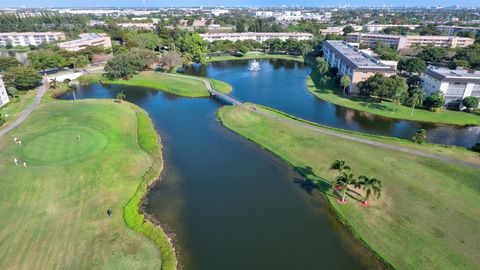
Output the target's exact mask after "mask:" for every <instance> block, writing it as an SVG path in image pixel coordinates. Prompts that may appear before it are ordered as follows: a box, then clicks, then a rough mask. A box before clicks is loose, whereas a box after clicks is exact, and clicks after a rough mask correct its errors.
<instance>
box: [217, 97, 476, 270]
mask: <svg viewBox="0 0 480 270" xmlns="http://www.w3.org/2000/svg"><path fill="white" fill-rule="evenodd" d="M257 108H258V110H268V112H269V113H271V114H274V115H276V116H277V117H279V118H290V120H291V119H294V118H291V117H289V116H288V115H285V114H283V113H280V112H276V111H273V110H269V109H268V108H263V107H260V106H258V107H257ZM217 115H218V118H219V119H220V121H221V122H222V124H223V125H224V126H226V127H227V128H229V129H231V130H232V131H234V132H236V133H238V134H239V135H241V136H243V137H245V138H247V139H249V140H251V141H254V142H256V143H257V144H259V145H261V146H262V148H264V149H266V150H268V151H271V152H272V153H274V154H276V155H277V156H279V157H280V158H282V159H283V160H285V161H286V162H287V163H289V164H290V165H291V166H292V167H294V168H295V169H296V170H297V171H298V172H299V173H301V174H303V175H304V176H305V177H306V178H307V179H308V180H310V181H311V182H313V183H316V185H317V188H316V191H315V192H321V193H323V194H324V197H325V199H326V200H327V201H328V202H330V206H331V208H332V209H333V212H334V213H335V214H336V215H338V217H339V219H340V220H341V221H342V222H343V223H345V224H346V226H347V227H348V228H349V229H350V231H351V232H352V234H353V235H354V236H355V237H357V238H359V239H361V241H363V242H364V243H365V244H366V245H367V246H368V247H369V248H370V249H371V250H372V251H373V252H374V253H375V254H376V255H377V256H379V257H380V258H381V259H382V260H383V261H384V262H385V263H386V264H388V265H390V266H392V267H394V268H395V269H478V268H479V267H480V258H479V257H478V254H480V246H479V245H478V243H479V242H480V235H479V234H478V231H479V230H480V208H478V207H477V206H478V205H480V184H479V182H478V173H479V170H478V169H474V168H470V167H466V166H462V165H456V164H452V163H448V162H445V161H439V160H434V159H430V158H425V157H420V156H416V155H412V154H408V153H404V152H398V151H395V150H390V149H385V148H381V147H378V146H374V145H368V144H364V143H360V142H356V141H352V140H348V139H345V138H339V137H334V136H332V135H329V134H323V133H319V132H315V131H313V130H311V129H308V128H302V127H299V126H297V125H293V124H292V123H289V122H282V121H279V120H276V119H272V118H268V117H266V116H264V115H261V114H256V113H254V112H250V111H247V110H246V109H244V108H241V107H232V106H225V107H223V108H221V109H220V110H219V111H218V114H217ZM302 122H303V121H302ZM303 123H305V124H308V123H307V122H303ZM317 127H320V126H318V125H317ZM348 134H349V135H351V136H355V137H357V136H358V137H361V136H360V135H359V134H356V133H352V132H348ZM367 136H368V135H364V137H363V138H365V137H367ZM370 139H371V140H375V141H382V142H391V144H398V145H403V146H406V145H407V144H410V145H412V147H421V148H422V149H421V150H422V151H427V152H436V151H437V150H438V149H439V148H438V147H439V146H434V145H422V146H418V145H416V144H413V143H409V142H407V141H403V140H395V139H389V138H386V137H376V136H370ZM429 148H430V149H429ZM414 149H419V148H414ZM439 153H440V152H439ZM461 153H463V154H464V156H465V158H462V155H461ZM450 154H451V155H452V156H455V157H459V158H460V159H464V160H470V161H472V160H474V159H476V160H477V161H476V162H475V163H476V164H478V154H477V153H471V151H468V150H466V149H461V148H455V147H454V148H445V150H444V151H443V152H441V155H446V156H448V155H450ZM473 155H476V156H473ZM336 159H344V160H345V161H346V163H347V164H348V165H349V166H350V167H352V172H353V173H354V175H355V177H357V176H359V175H366V176H368V177H375V178H377V179H380V180H381V181H382V183H383V188H382V194H381V197H380V199H373V198H372V197H371V199H370V200H369V201H370V206H369V207H362V205H361V203H360V202H361V201H362V200H363V198H364V195H365V194H364V191H363V190H361V189H353V188H352V189H351V190H350V191H349V192H348V196H347V203H346V204H340V203H339V201H338V198H339V197H338V195H337V194H336V193H334V192H333V190H332V183H333V182H334V179H335V177H336V176H337V175H338V172H337V171H336V170H330V164H331V163H332V162H333V161H334V160H336ZM308 180H307V182H306V183H305V185H307V186H308V185H309V182H310V181H308ZM310 185H311V184H310Z"/></svg>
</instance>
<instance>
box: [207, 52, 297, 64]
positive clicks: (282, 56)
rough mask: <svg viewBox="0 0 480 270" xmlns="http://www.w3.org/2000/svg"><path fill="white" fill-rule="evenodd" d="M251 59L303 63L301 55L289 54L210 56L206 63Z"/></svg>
mask: <svg viewBox="0 0 480 270" xmlns="http://www.w3.org/2000/svg"><path fill="white" fill-rule="evenodd" d="M253 59H282V60H291V61H296V62H302V63H303V62H304V61H305V60H304V58H303V56H301V55H289V54H263V53H261V54H247V55H244V56H234V55H226V56H211V57H210V58H207V63H208V62H220V61H235V60H253Z"/></svg>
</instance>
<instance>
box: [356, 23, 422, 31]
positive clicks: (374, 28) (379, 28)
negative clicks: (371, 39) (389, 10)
mask: <svg viewBox="0 0 480 270" xmlns="http://www.w3.org/2000/svg"><path fill="white" fill-rule="evenodd" d="M419 26H420V25H419V24H365V25H364V26H363V29H364V30H365V31H367V32H370V33H376V32H380V31H382V30H383V29H385V28H390V27H405V28H408V29H410V30H415V28H417V27H419Z"/></svg>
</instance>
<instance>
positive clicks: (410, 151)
mask: <svg viewBox="0 0 480 270" xmlns="http://www.w3.org/2000/svg"><path fill="white" fill-rule="evenodd" d="M170 75H172V76H181V75H176V74H170ZM197 80H201V81H203V83H204V84H205V86H206V87H207V89H208V92H210V94H211V95H212V96H214V97H220V98H221V99H222V100H224V101H226V102H228V103H229V104H232V105H235V106H241V107H243V108H245V109H247V110H249V111H251V112H254V113H258V114H260V115H263V116H265V117H268V118H270V119H274V120H276V121H280V122H284V123H288V124H292V125H294V126H297V127H301V128H306V129H309V130H312V131H315V132H318V133H322V134H327V135H331V136H335V137H339V138H343V139H347V140H351V141H355V142H360V143H365V144H369V145H374V146H378V147H382V148H386V149H390V150H394V151H398V152H404V153H408V154H412V155H416V156H421V157H426V158H432V159H436V160H441V161H445V162H449V163H453V164H459V165H463V166H468V167H472V168H475V169H480V165H478V164H474V163H470V162H466V161H462V160H458V159H454V158H449V157H445V156H440V155H435V154H431V153H427V152H422V151H418V150H413V149H409V148H405V147H402V146H397V145H392V144H388V143H382V142H378V141H372V140H369V139H365V138H360V137H356V136H352V135H348V134H345V133H341V132H337V131H334V130H329V129H326V128H321V127H317V126H314V125H311V124H308V123H304V122H300V121H297V120H294V119H289V118H284V117H278V116H277V115H275V114H273V113H269V112H267V111H262V110H257V109H255V108H254V107H252V106H250V105H246V104H245V103H243V102H241V101H239V100H236V99H234V98H233V97H231V96H229V95H226V94H223V93H221V92H219V91H217V90H215V89H214V88H213V86H212V84H211V83H210V82H209V81H208V80H205V79H200V78H198V79H197Z"/></svg>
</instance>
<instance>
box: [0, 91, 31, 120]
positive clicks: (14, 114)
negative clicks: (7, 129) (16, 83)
mask: <svg viewBox="0 0 480 270" xmlns="http://www.w3.org/2000/svg"><path fill="white" fill-rule="evenodd" d="M37 93H38V91H37V90H30V91H26V92H25V94H24V95H21V96H19V97H18V98H17V100H14V99H13V98H12V97H10V103H8V104H7V105H6V106H3V107H0V113H1V114H2V115H3V116H6V115H8V117H5V120H7V121H6V122H5V124H4V126H5V125H8V124H9V123H11V122H13V121H15V120H16V119H17V118H18V117H19V116H20V115H21V114H22V113H23V111H24V110H25V109H26V108H27V107H28V106H30V104H32V102H33V100H34V99H35V96H36V95H37Z"/></svg>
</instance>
